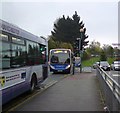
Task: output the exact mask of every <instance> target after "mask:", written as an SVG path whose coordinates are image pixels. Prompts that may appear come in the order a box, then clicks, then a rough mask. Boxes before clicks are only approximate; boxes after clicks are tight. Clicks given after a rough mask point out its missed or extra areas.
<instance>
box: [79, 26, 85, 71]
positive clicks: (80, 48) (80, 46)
mask: <svg viewBox="0 0 120 113" xmlns="http://www.w3.org/2000/svg"><path fill="white" fill-rule="evenodd" d="M83 32H84V29H82V28H81V29H80V34H81V38H80V41H79V50H80V52H79V53H80V59H81V65H80V73H81V72H82V45H81V44H82V38H83Z"/></svg>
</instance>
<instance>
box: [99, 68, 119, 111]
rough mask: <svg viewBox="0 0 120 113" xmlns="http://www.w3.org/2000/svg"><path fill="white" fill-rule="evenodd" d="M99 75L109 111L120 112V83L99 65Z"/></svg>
mask: <svg viewBox="0 0 120 113" xmlns="http://www.w3.org/2000/svg"><path fill="white" fill-rule="evenodd" d="M97 76H98V78H99V81H100V84H101V87H102V91H103V95H104V99H105V103H106V106H107V108H108V109H109V111H119V112H120V84H118V83H117V82H116V81H115V80H114V79H113V78H111V77H110V75H109V74H107V73H106V72H105V71H104V70H103V69H101V68H100V67H99V66H97Z"/></svg>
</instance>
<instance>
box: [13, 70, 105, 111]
mask: <svg viewBox="0 0 120 113" xmlns="http://www.w3.org/2000/svg"><path fill="white" fill-rule="evenodd" d="M54 76H57V75H54ZM59 76H60V75H59ZM61 76H62V75H61ZM63 76H65V75H63ZM56 78H57V77H56ZM58 78H59V77H58ZM103 107H104V105H103V102H102V98H101V93H100V87H99V82H98V79H97V77H96V74H95V72H91V73H90V72H89V73H88V72H87V73H85V72H83V73H79V72H76V73H75V75H69V76H65V77H64V79H61V80H60V81H59V82H56V84H54V85H53V86H52V87H50V88H48V89H47V90H45V91H44V92H42V93H40V94H39V95H36V96H35V97H33V98H31V99H29V100H28V101H26V102H25V103H24V104H22V105H21V106H19V107H18V108H16V109H15V111H103Z"/></svg>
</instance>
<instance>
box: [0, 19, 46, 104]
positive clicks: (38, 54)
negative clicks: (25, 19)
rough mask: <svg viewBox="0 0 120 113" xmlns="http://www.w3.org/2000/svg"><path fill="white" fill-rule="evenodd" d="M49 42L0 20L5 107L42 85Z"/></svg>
mask: <svg viewBox="0 0 120 113" xmlns="http://www.w3.org/2000/svg"><path fill="white" fill-rule="evenodd" d="M47 47H48V45H47V41H46V39H45V38H42V37H37V36H35V35H33V34H31V33H29V32H27V31H25V30H23V29H21V28H19V27H17V26H15V25H12V24H10V23H8V22H5V21H3V20H0V91H1V92H2V104H5V103H6V102H8V101H10V100H11V99H13V98H15V97H16V96H18V95H20V94H22V93H23V92H25V91H28V90H30V91H33V90H34V89H35V87H36V86H37V85H38V83H39V82H41V81H43V75H42V73H43V64H45V62H46V56H47Z"/></svg>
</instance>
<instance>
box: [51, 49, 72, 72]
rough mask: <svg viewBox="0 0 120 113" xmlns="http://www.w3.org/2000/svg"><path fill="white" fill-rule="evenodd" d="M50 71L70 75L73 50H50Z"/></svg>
mask: <svg viewBox="0 0 120 113" xmlns="http://www.w3.org/2000/svg"><path fill="white" fill-rule="evenodd" d="M49 62H50V71H52V72H53V73H57V72H64V73H70V70H71V50H70V49H52V50H50V58H49Z"/></svg>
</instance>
